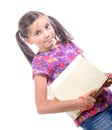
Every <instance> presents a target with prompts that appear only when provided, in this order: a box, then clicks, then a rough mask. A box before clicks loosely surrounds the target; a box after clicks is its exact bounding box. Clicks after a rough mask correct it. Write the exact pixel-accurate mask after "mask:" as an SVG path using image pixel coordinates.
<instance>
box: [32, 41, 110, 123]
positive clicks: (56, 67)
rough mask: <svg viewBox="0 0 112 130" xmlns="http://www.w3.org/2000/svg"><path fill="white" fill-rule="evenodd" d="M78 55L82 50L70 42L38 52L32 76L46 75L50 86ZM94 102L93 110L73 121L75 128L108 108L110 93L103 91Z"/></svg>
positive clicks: (33, 63) (33, 64) (34, 60)
mask: <svg viewBox="0 0 112 130" xmlns="http://www.w3.org/2000/svg"><path fill="white" fill-rule="evenodd" d="M80 53H82V50H81V49H80V48H79V47H77V46H76V45H75V44H74V43H72V42H71V43H67V44H61V43H58V44H57V47H56V48H54V49H52V50H50V51H48V52H38V53H37V55H36V56H35V57H34V59H33V62H32V76H33V77H34V76H35V75H36V74H46V75H47V77H48V85H50V84H51V83H52V82H53V81H54V80H55V79H56V78H57V77H58V76H59V74H60V73H61V72H62V71H63V70H64V69H65V68H66V67H67V66H68V65H69V64H70V63H71V61H72V60H73V59H75V58H76V57H77V55H79V54H80ZM96 100H97V102H96V104H95V105H94V107H93V108H91V109H90V110H87V111H85V112H83V113H82V114H81V115H80V116H79V117H78V118H77V119H75V120H74V122H75V124H76V125H77V126H79V125H80V124H81V123H82V122H83V121H85V120H86V119H88V118H89V117H91V116H93V115H95V114H97V113H98V112H101V111H104V110H105V109H106V108H108V106H109V105H110V104H111V103H112V93H111V91H110V90H109V89H105V90H104V91H103V92H102V93H101V94H100V95H99V96H98V97H97V99H96Z"/></svg>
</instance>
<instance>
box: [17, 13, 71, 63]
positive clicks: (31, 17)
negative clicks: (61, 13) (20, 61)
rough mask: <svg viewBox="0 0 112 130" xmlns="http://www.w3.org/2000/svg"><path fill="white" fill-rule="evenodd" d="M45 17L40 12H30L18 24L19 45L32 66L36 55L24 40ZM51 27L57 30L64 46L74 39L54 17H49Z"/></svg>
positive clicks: (57, 34) (57, 35)
mask: <svg viewBox="0 0 112 130" xmlns="http://www.w3.org/2000/svg"><path fill="white" fill-rule="evenodd" d="M40 15H45V14H43V13H42V12H38V11H29V12H27V13H26V14H24V15H23V16H22V17H21V19H20V20H19V23H18V31H17V32H16V40H17V43H18V45H19V47H20V49H21V50H22V52H23V54H24V55H25V57H26V58H27V60H28V62H29V63H30V64H31V63H32V60H33V58H34V56H35V53H34V52H33V51H32V50H31V49H30V48H29V46H28V45H27V44H26V43H25V42H24V40H23V39H24V38H28V33H29V32H28V27H29V26H30V25H31V24H32V23H33V22H34V21H35V20H36V19H37V18H38V17H39V16H40ZM48 18H49V19H50V22H51V25H52V26H53V28H54V30H55V34H56V37H58V40H59V41H60V42H61V43H62V44H64V43H67V42H68V41H71V40H72V39H73V37H72V36H71V35H70V34H69V33H68V32H67V30H66V29H65V28H64V27H63V26H62V25H61V24H60V23H59V21H58V20H57V19H55V18H54V17H51V16H48Z"/></svg>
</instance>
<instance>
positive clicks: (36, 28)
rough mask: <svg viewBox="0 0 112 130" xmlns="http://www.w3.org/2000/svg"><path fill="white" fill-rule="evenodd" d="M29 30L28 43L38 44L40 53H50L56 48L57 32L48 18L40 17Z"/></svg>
mask: <svg viewBox="0 0 112 130" xmlns="http://www.w3.org/2000/svg"><path fill="white" fill-rule="evenodd" d="M28 29H29V34H28V37H29V38H28V39H26V41H27V42H28V43H30V44H32V43H34V44H36V45H37V46H38V47H39V51H41V52H42V51H49V50H50V49H53V48H54V47H55V31H54V29H53V27H52V25H51V24H50V21H49V19H48V17H47V16H42V15H41V16H39V18H38V19H37V20H35V21H34V22H33V23H32V24H31V25H30V26H29V28H28Z"/></svg>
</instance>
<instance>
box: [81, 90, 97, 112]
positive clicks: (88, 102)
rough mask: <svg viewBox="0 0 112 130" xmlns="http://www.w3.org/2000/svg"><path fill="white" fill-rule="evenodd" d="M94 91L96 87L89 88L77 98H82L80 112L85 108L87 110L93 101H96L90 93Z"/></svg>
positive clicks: (92, 104)
mask: <svg viewBox="0 0 112 130" xmlns="http://www.w3.org/2000/svg"><path fill="white" fill-rule="evenodd" d="M95 92H96V89H94V90H90V91H89V92H87V93H86V94H84V95H83V96H81V97H79V98H81V99H83V103H84V105H83V107H82V108H81V112H83V111H85V110H89V109H91V108H92V107H93V106H94V103H95V102H96V100H95V99H94V98H93V97H92V95H93V94H94V93H95Z"/></svg>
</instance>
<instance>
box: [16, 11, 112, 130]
mask: <svg viewBox="0 0 112 130" xmlns="http://www.w3.org/2000/svg"><path fill="white" fill-rule="evenodd" d="M16 39H17V42H18V45H19V47H20V49H21V50H22V52H23V53H24V55H25V57H26V58H27V60H28V62H29V63H30V64H31V66H32V77H33V79H34V82H35V103H36V107H37V111H38V113H40V114H45V113H58V112H68V111H73V110H77V109H80V110H81V112H82V113H81V115H80V116H79V117H78V118H77V119H75V120H74V122H75V124H76V125H77V126H81V127H82V128H83V129H85V130H100V129H102V130H110V129H112V121H110V120H112V93H111V91H110V90H109V89H108V88H107V87H109V86H110V85H111V83H112V74H111V73H107V74H106V75H107V76H108V80H107V81H106V82H105V84H104V86H105V87H106V88H105V89H104V90H103V92H102V93H101V94H100V95H99V96H98V97H97V98H96V99H94V98H93V97H92V94H94V93H95V90H91V91H89V92H87V93H85V94H84V95H82V96H81V97H79V98H77V99H74V100H67V101H57V100H52V99H48V98H47V87H48V85H50V84H51V83H52V82H53V81H54V80H55V79H56V78H57V77H58V75H59V74H60V73H61V72H62V71H63V70H64V69H65V68H66V67H67V66H68V65H69V64H70V63H71V61H72V60H73V59H75V58H76V57H77V56H78V55H79V54H82V50H81V49H80V48H79V47H78V46H76V45H75V44H74V43H73V42H72V40H73V38H72V36H71V35H70V34H69V33H68V32H67V30H66V29H65V28H64V27H63V26H62V25H61V24H60V23H59V22H58V21H57V20H56V19H55V18H53V17H51V16H46V15H45V14H43V13H41V12H37V11H30V12H27V13H26V14H24V15H23V16H22V17H21V19H20V21H19V27H18V31H17V33H16ZM27 44H30V45H31V44H35V45H36V46H38V48H39V50H38V52H37V54H35V53H34V52H33V51H32V50H31V49H30V48H29V46H28V45H27ZM104 119H105V120H106V122H104Z"/></svg>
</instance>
